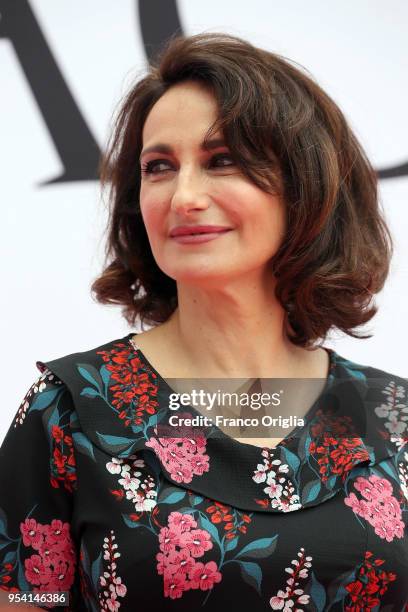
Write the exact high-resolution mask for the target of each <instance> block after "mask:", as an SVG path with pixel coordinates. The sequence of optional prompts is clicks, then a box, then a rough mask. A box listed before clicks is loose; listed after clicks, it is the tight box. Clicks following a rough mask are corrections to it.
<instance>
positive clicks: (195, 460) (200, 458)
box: [190, 454, 210, 476]
mask: <svg viewBox="0 0 408 612" xmlns="http://www.w3.org/2000/svg"><path fill="white" fill-rule="evenodd" d="M190 465H191V468H192V471H193V474H196V475H197V476H202V475H203V474H204V472H208V470H209V467H210V466H209V464H208V455H200V454H196V455H193V456H192V457H191V461H190Z"/></svg>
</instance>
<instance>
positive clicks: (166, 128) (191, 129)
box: [142, 82, 218, 146]
mask: <svg viewBox="0 0 408 612" xmlns="http://www.w3.org/2000/svg"><path fill="white" fill-rule="evenodd" d="M217 111H218V105H217V101H216V99H215V97H214V95H213V94H212V92H211V91H209V90H208V89H206V88H205V87H204V86H202V85H200V84H199V83H195V82H186V83H178V84H177V85H174V86H172V87H171V88H170V89H169V90H168V91H166V93H165V94H163V96H162V97H161V98H160V99H159V100H158V101H157V102H156V103H155V104H154V106H153V107H152V108H151V110H150V112H149V114H148V115H147V118H146V121H145V123H144V126H143V133H142V137H143V145H144V146H149V145H151V144H154V142H156V141H157V140H160V141H166V142H167V141H169V142H170V141H175V140H180V139H182V140H183V141H184V140H186V139H188V140H190V139H191V140H195V139H197V140H198V139H200V141H201V139H202V138H203V136H204V134H205V132H206V131H207V130H208V128H209V127H210V125H211V124H212V123H213V122H214V121H215V119H216V117H217Z"/></svg>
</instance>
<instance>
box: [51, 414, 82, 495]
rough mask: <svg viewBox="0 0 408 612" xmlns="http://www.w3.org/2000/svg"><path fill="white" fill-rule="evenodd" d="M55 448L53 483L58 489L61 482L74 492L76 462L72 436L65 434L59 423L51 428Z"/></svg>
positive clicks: (52, 471) (52, 470) (52, 462)
mask: <svg viewBox="0 0 408 612" xmlns="http://www.w3.org/2000/svg"><path fill="white" fill-rule="evenodd" d="M51 436H52V443H53V450H52V458H51V477H50V482H51V485H52V486H53V487H54V488H55V489H58V488H59V486H60V484H62V486H64V488H65V489H66V490H67V491H69V492H70V493H72V491H73V488H74V487H75V486H76V463H75V456H74V449H73V444H72V436H70V435H68V434H65V435H64V434H63V431H62V429H61V428H60V427H58V426H57V425H54V426H53V427H52V429H51Z"/></svg>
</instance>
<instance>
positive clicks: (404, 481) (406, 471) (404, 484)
mask: <svg viewBox="0 0 408 612" xmlns="http://www.w3.org/2000/svg"><path fill="white" fill-rule="evenodd" d="M404 459H405V465H404V463H403V462H402V461H400V463H399V466H398V468H399V479H400V482H401V491H402V492H403V494H404V495H405V498H406V500H407V501H408V452H406V453H404Z"/></svg>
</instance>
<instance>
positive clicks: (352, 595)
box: [344, 551, 397, 612]
mask: <svg viewBox="0 0 408 612" xmlns="http://www.w3.org/2000/svg"><path fill="white" fill-rule="evenodd" d="M372 556H373V553H372V552H371V551H367V552H366V554H365V558H364V562H363V564H362V566H361V567H360V569H359V572H358V577H357V579H356V580H354V581H353V582H349V583H348V584H347V585H346V586H345V588H346V590H347V591H348V593H349V599H350V605H347V606H345V608H344V609H345V612H366V611H367V610H371V609H372V608H375V607H376V606H378V605H379V604H380V603H381V598H380V597H379V596H380V595H384V593H385V592H386V591H387V590H388V586H389V584H390V582H393V581H394V580H395V579H396V577H397V576H396V574H393V573H392V572H385V571H383V570H379V569H377V568H378V567H379V566H380V565H382V564H383V563H384V559H375V560H372V559H371V557H372ZM351 604H352V605H351Z"/></svg>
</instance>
